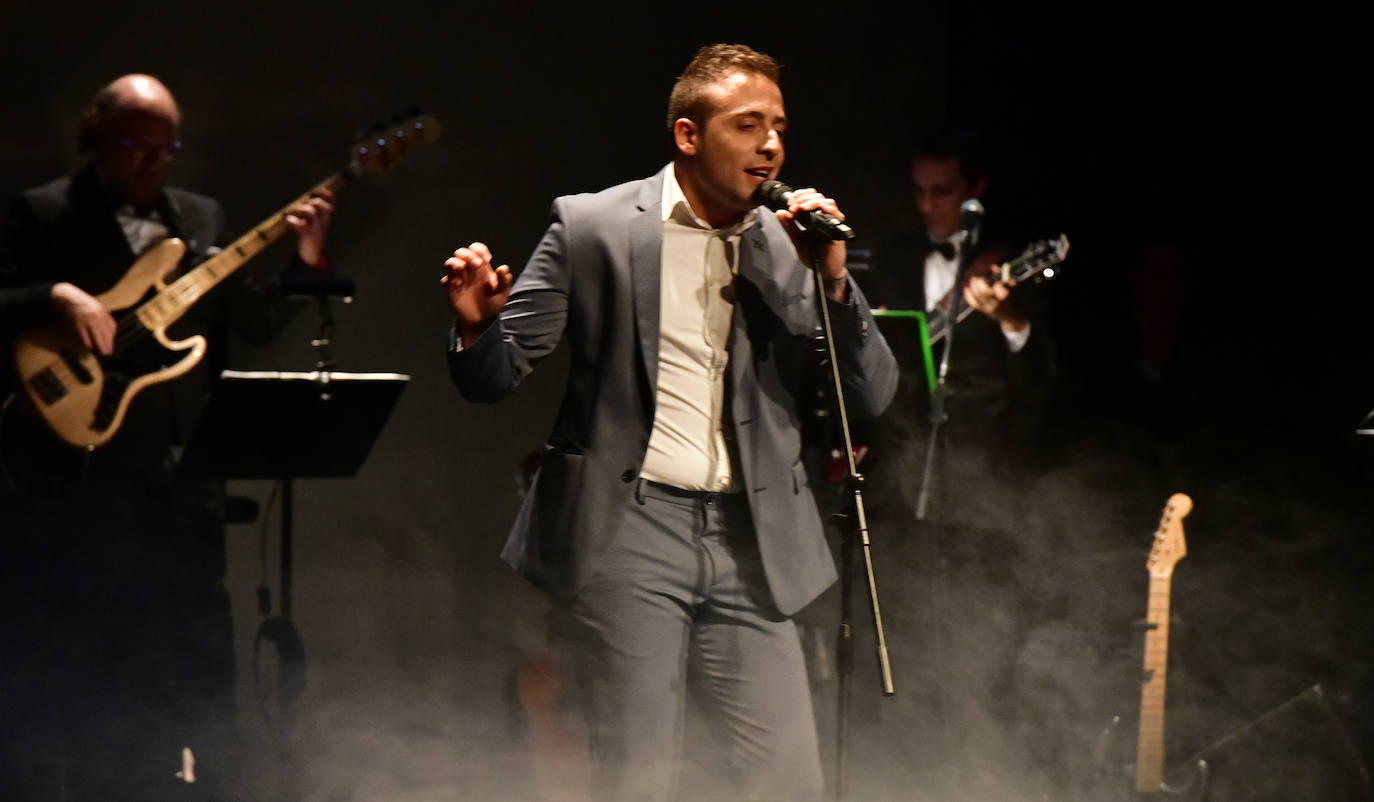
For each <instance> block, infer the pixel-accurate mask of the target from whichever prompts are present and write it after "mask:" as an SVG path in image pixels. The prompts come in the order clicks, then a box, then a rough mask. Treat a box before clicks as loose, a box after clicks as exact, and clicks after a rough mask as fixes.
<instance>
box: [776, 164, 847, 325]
mask: <svg viewBox="0 0 1374 802" xmlns="http://www.w3.org/2000/svg"><path fill="white" fill-rule="evenodd" d="M813 209H820V210H821V211H822V212H825V213H826V214H828V215H830V216H831V217H834V218H837V219H839V220H843V219H844V212H842V211H840V207H839V206H838V205H837V204H836V203H835V200H834V199H833V198H828V197H826V196H825V195H823V194H821V193H820V192H818V191H817V190H816V189H814V188H812V187H807V188H805V189H798V190H794V191H793V192H792V194H791V195H789V196H788V198H787V208H786V209H779V210H778V211H777V215H778V221H779V222H781V223H782V224H783V227H784V228H786V229H787V233H788V234H789V235H791V237H792V242H793V244H795V245H796V246H797V253H799V254H801V255H802V259H806V258H807V257H808V255H809V252H810V248H812V247H814V246H815V244H816V243H817V242H818V241H817V240H816V239H814V238H813V239H812V240H811V241H810V242H804V241H803V239H804V238H805V237H807V235H806V234H805V233H803V232H802V231H800V230H799V229H798V228H797V226H796V225H795V224H794V222H795V220H796V218H797V216H798V215H801V214H804V213H806V212H809V211H811V210H813ZM821 248H822V250H821V265H820V270H821V275H822V276H823V277H824V278H825V287H826V294H827V295H829V296H830V297H831V298H833V299H834V300H836V301H843V300H844V299H845V297H846V295H847V294H848V282H847V281H846V280H845V279H846V277H847V276H848V273H847V272H846V271H845V266H844V263H845V247H844V242H842V241H838V240H827V241H825V242H824V243H823V244H822V245H821ZM808 266H809V267H811V268H812V269H813V270H814V269H816V265H808Z"/></svg>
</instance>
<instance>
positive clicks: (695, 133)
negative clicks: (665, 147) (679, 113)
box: [673, 117, 701, 156]
mask: <svg viewBox="0 0 1374 802" xmlns="http://www.w3.org/2000/svg"><path fill="white" fill-rule="evenodd" d="M700 137H701V129H699V128H698V127H697V124H696V123H695V122H693V121H691V120H689V119H687V118H686V117H679V118H677V120H676V121H674V122H673V144H674V145H675V146H676V147H677V150H678V152H679V153H681V154H682V155H684V156H695V155H697V145H698V143H699V142H698V141H699V139H700Z"/></svg>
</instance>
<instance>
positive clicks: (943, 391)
mask: <svg viewBox="0 0 1374 802" xmlns="http://www.w3.org/2000/svg"><path fill="white" fill-rule="evenodd" d="M965 231H966V236H965V238H964V241H963V243H962V244H961V245H960V247H959V267H958V269H957V270H956V271H955V272H954V287H953V289H951V290H950V293H949V296H950V297H949V309H948V310H947V311H946V313H945V336H944V340H945V350H944V353H942V354H941V355H940V369H939V370H938V371H936V375H935V387H934V388H933V389H932V390H931V391H930V439H929V440H928V441H927V442H926V460H925V467H924V468H923V469H922V470H921V491H920V492H919V493H918V494H917V495H916V520H918V521H924V520H925V519H926V508H927V507H928V506H929V502H930V485H931V477H932V475H933V474H934V473H935V449H936V447H937V446H936V444H937V442H938V441H939V439H940V432H941V427H942V426H943V424H944V422H945V419H946V417H947V415H946V414H945V401H946V400H947V399H948V398H949V385H948V383H946V381H945V377H946V375H948V374H949V353H950V351H953V350H954V324H955V322H956V321H958V319H959V313H960V311H961V310H960V309H959V307H960V306H961V305H962V304H963V301H964V291H963V284H964V278H965V277H966V276H967V275H968V270H969V267H970V266H971V265H972V264H973V251H974V246H975V245H976V244H977V233H978V229H977V227H976V226H974V227H970V228H966V229H965Z"/></svg>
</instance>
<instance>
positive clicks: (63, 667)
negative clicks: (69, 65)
mask: <svg viewBox="0 0 1374 802" xmlns="http://www.w3.org/2000/svg"><path fill="white" fill-rule="evenodd" d="M180 126H181V110H180V108H179V107H178V105H177V102H176V100H175V99H174V98H173V96H172V94H171V92H170V91H168V89H167V87H165V86H164V85H163V84H162V83H161V82H160V81H158V80H157V79H156V78H154V77H152V76H149V75H141V74H132V75H125V76H122V77H120V78H118V79H116V80H115V81H113V82H112V83H110V84H109V85H108V86H106V87H104V88H103V89H101V90H100V91H99V92H97V93H96V95H95V96H94V97H93V98H92V100H91V102H90V104H89V105H88V107H87V108H86V109H85V111H84V112H83V114H82V116H81V121H80V129H79V133H80V137H79V139H80V147H81V149H82V150H83V151H84V152H86V153H88V154H89V159H88V161H87V162H86V164H85V165H84V166H83V167H82V168H81V169H80V170H79V171H78V172H77V173H76V174H75V175H72V176H70V177H64V178H59V179H57V180H56V181H53V182H51V183H49V184H46V185H44V186H41V187H37V188H34V189H31V190H28V191H26V192H23V193H22V194H21V195H20V196H19V197H18V198H17V199H16V200H15V201H14V203H13V204H12V205H11V206H10V208H9V211H8V213H7V215H6V217H5V223H4V228H3V230H2V231H0V342H3V343H4V344H5V345H6V348H5V350H4V353H5V354H6V356H7V357H8V355H9V354H10V353H11V352H12V347H11V342H12V341H13V339H14V338H16V337H17V336H19V334H20V333H21V332H23V331H26V330H28V329H29V328H30V327H33V326H42V325H50V324H56V328H57V330H59V331H63V332H65V333H66V334H68V335H70V336H71V337H72V338H74V340H73V341H75V340H79V341H80V343H81V345H82V346H84V348H85V349H87V350H88V351H89V352H91V353H93V354H97V355H100V356H108V355H110V354H111V353H112V351H114V350H115V349H116V345H117V343H116V337H117V328H116V327H117V317H119V318H122V317H124V316H125V314H126V313H127V314H129V315H132V314H133V307H129V308H128V309H127V310H125V311H123V312H121V311H118V310H116V311H114V312H112V310H111V309H110V308H109V307H107V305H106V304H105V303H103V302H102V301H101V300H99V298H98V296H100V295H101V294H102V293H105V292H107V291H109V290H110V289H111V288H112V287H115V286H116V285H118V284H119V283H120V281H121V279H123V278H124V277H125V275H126V271H129V270H130V266H131V265H132V264H134V263H135V260H136V258H137V257H138V256H139V255H140V254H143V253H144V252H145V251H147V250H148V249H149V248H151V247H154V246H156V245H157V244H158V243H161V242H162V241H163V240H165V239H166V238H169V237H176V238H179V239H180V240H182V241H183V242H184V243H185V246H186V254H185V257H184V258H183V259H182V261H181V263H180V264H179V265H178V266H177V268H176V270H175V271H174V274H173V276H175V275H180V274H182V273H184V272H185V271H186V270H188V269H190V268H192V267H194V266H195V265H196V264H198V263H200V262H202V261H203V260H205V259H206V258H207V257H208V256H211V255H213V254H214V253H215V252H216V251H218V250H219V249H220V248H224V247H227V246H228V245H229V243H230V242H231V240H232V237H233V234H234V232H232V231H231V230H230V229H229V228H228V224H227V221H226V216H225V213H224V209H223V208H222V207H221V206H220V204H219V203H218V202H217V201H215V200H213V199H211V198H208V197H206V196H203V195H199V194H196V193H192V192H188V191H185V190H181V189H176V188H172V187H169V186H167V185H166V179H167V172H168V167H169V165H170V163H171V162H172V160H173V157H174V156H175V155H176V153H177V151H178V150H179V149H180V147H181V143H180V140H179V132H180ZM333 200H334V199H333V195H332V193H331V192H329V191H328V190H324V191H321V192H318V193H316V194H315V195H314V196H313V197H310V198H309V199H307V200H305V201H303V202H301V203H298V204H296V205H295V206H294V207H292V208H291V209H290V210H289V213H288V214H287V216H286V222H287V223H288V224H289V225H290V226H291V227H292V228H294V229H295V231H296V233H297V235H298V237H297V238H296V248H295V251H294V254H293V256H292V260H291V264H290V265H289V266H288V267H287V269H288V270H294V271H309V270H328V269H329V261H328V257H327V255H326V253H325V237H326V232H327V231H328V227H329V219H330V214H331V212H332V210H333ZM278 269H280V268H278ZM270 272H271V271H269V273H268V274H263V275H253V274H251V273H250V272H249V271H241V272H239V273H236V274H234V275H232V276H229V277H227V278H226V279H225V280H224V281H223V282H221V283H220V284H218V286H215V287H214V289H213V290H211V291H209V292H208V293H207V294H206V295H205V297H204V298H202V299H201V300H200V301H199V302H197V303H195V305H194V306H192V307H190V308H189V309H188V310H187V311H186V313H185V314H184V315H183V316H181V317H180V318H179V319H177V320H176V321H175V322H174V323H172V324H171V325H170V327H169V329H168V332H167V333H168V336H169V337H171V338H173V339H181V338H185V337H188V336H191V335H193V334H203V335H206V336H208V338H209V346H208V348H207V351H206V355H207V358H204V359H201V360H200V361H199V362H198V363H197V364H196V365H195V366H194V367H192V368H190V370H188V371H187V372H186V373H185V374H184V375H180V376H178V377H176V378H174V379H172V380H169V381H166V382H164V383H160V384H155V385H151V386H149V387H147V388H146V389H144V390H143V391H142V392H141V393H140V394H138V395H137V397H135V398H134V399H133V401H132V402H131V403H130V404H129V407H128V412H127V415H126V416H125V417H124V419H123V421H122V425H121V426H119V428H118V430H117V432H116V433H115V434H114V435H113V437H112V438H110V439H109V440H108V442H106V443H103V444H102V445H101V446H100V447H99V448H94V449H84V448H77V447H73V446H71V445H68V444H67V443H64V442H61V441H60V440H59V439H58V438H57V437H55V436H54V434H53V433H52V432H50V431H49V430H48V429H47V427H46V426H44V424H43V423H42V421H40V420H39V418H38V417H37V415H36V414H34V413H33V411H32V409H31V408H30V406H29V399H28V398H27V397H26V396H25V394H24V392H22V391H20V390H19V388H18V386H17V383H16V382H15V381H14V375H13V372H12V371H10V370H6V371H4V375H3V377H0V398H4V399H7V400H5V403H4V407H3V414H0V454H3V455H4V459H3V460H2V461H0V516H2V517H0V531H3V532H4V534H5V537H4V538H3V539H0V594H3V596H2V597H0V654H3V655H4V657H3V659H2V660H0V662H3V668H0V702H3V703H4V705H5V707H4V711H5V717H6V719H7V720H8V721H10V722H20V721H22V722H24V724H23V726H7V727H6V728H5V732H4V733H3V734H0V798H5V799H45V798H50V797H53V796H54V794H55V793H56V791H55V790H53V789H56V788H59V787H65V788H66V789H68V791H67V792H68V793H69V794H70V797H69V798H72V799H85V798H106V799H108V798H121V799H122V798H138V799H161V798H163V796H164V795H166V796H171V795H173V794H176V793H177V792H178V788H177V787H176V784H177V783H178V782H182V781H184V780H186V779H188V777H186V776H184V777H183V780H177V779H176V774H177V771H178V770H183V769H184V770H183V774H184V775H185V774H187V772H191V771H193V769H191V768H190V767H189V766H188V767H183V766H182V765H181V761H182V757H183V752H182V749H183V747H191V749H192V750H193V755H194V757H195V758H196V759H198V760H199V761H200V762H201V764H202V769H203V770H202V777H204V775H205V774H213V772H214V771H216V770H219V769H223V768H224V767H225V757H224V755H225V752H224V751H223V750H218V749H217V748H218V747H221V746H227V745H228V744H227V740H226V739H224V738H220V739H218V740H216V738H217V736H218V735H219V734H222V732H221V730H222V731H223V732H228V730H227V729H225V728H229V727H232V722H233V718H234V713H233V702H232V699H233V691H234V687H233V685H234V683H233V671H234V660H233V651H232V635H233V630H232V626H231V623H230V618H229V602H228V596H227V593H226V592H225V588H224V585H223V581H222V580H223V575H224V518H223V506H224V505H223V488H222V486H221V485H220V484H219V483H214V482H199V481H190V480H187V479H183V478H179V477H177V476H176V475H175V473H174V459H173V457H174V454H175V453H177V449H178V447H181V446H184V445H185V444H186V439H187V438H188V437H189V434H190V431H191V426H192V424H193V423H194V421H195V416H196V414H197V413H198V412H199V410H200V407H201V406H202V404H203V402H204V400H205V398H206V396H207V394H208V391H209V388H210V383H211V381H212V379H213V377H215V376H217V375H218V373H219V370H220V369H221V368H222V367H224V352H225V346H226V341H227V339H228V334H229V332H230V331H231V330H233V331H236V332H238V333H239V334H241V335H243V336H244V337H245V339H247V340H248V341H250V342H257V343H265V342H266V341H267V340H269V339H270V338H271V336H272V335H273V334H275V333H276V331H277V330H279V329H280V327H281V325H282V324H283V323H284V322H285V319H286V318H287V317H288V313H289V311H290V309H289V307H288V306H287V305H286V304H285V303H284V302H282V301H281V300H280V298H277V297H275V296H276V293H274V292H273V289H272V284H273V282H272V276H271V275H270ZM169 280H170V278H169ZM216 728H220V729H219V730H217V729H216Z"/></svg>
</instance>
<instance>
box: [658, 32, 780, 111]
mask: <svg viewBox="0 0 1374 802" xmlns="http://www.w3.org/2000/svg"><path fill="white" fill-rule="evenodd" d="M737 72H754V73H758V74H759V75H762V76H763V77H765V78H767V79H768V80H770V81H772V82H773V83H778V74H779V72H780V70H779V67H778V62H776V61H774V60H773V57H772V56H769V55H766V54H764V53H760V52H759V51H757V50H755V49H753V48H752V47H749V46H748V45H727V44H718V45H706V46H705V47H703V48H701V49H700V50H698V51H697V54H696V55H695V56H693V57H692V62H691V63H690V64H688V65H687V69H685V70H683V71H682V74H681V75H679V76H678V78H677V83H675V84H673V91H672V94H670V95H668V130H669V131H672V130H673V124H674V123H676V122H677V121H678V119H680V118H682V117H686V118H687V119H689V120H692V121H694V122H696V123H697V124H701V122H702V117H703V113H704V112H705V108H704V106H705V99H704V98H703V96H702V94H703V93H702V89H704V88H705V87H706V86H708V85H709V84H713V83H715V82H716V81H719V80H720V79H721V78H724V77H725V76H727V75H732V74H734V73H737Z"/></svg>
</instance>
